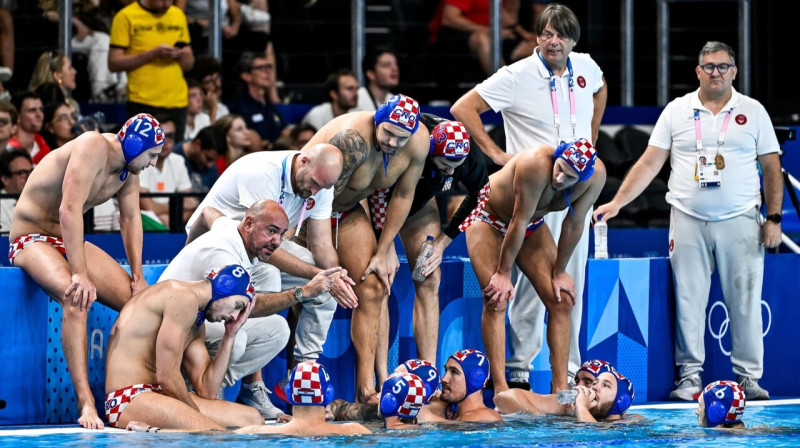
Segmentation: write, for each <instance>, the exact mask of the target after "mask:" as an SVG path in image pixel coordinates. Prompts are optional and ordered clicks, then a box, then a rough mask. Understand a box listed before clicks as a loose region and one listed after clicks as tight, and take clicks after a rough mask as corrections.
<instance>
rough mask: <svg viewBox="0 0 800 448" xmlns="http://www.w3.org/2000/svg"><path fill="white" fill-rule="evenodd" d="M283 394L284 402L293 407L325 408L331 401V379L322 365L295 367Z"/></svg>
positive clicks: (307, 364)
mask: <svg viewBox="0 0 800 448" xmlns="http://www.w3.org/2000/svg"><path fill="white" fill-rule="evenodd" d="M284 392H286V400H287V401H288V402H289V403H290V404H292V405H295V406H296V405H301V406H327V405H329V404H330V402H331V401H333V384H331V377H330V375H328V372H327V371H326V370H325V367H323V366H322V364H320V363H317V362H314V361H305V362H301V363H300V364H298V365H297V366H295V368H294V370H292V374H291V376H289V382H288V383H286V387H285V388H284Z"/></svg>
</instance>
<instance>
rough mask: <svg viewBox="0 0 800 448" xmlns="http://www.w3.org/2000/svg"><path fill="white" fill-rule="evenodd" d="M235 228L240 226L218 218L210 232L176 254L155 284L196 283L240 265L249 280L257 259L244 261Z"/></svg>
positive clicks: (231, 221) (239, 236)
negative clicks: (248, 276) (216, 270)
mask: <svg viewBox="0 0 800 448" xmlns="http://www.w3.org/2000/svg"><path fill="white" fill-rule="evenodd" d="M238 225H239V222H238V221H235V220H233V219H230V218H227V217H221V218H218V219H217V220H216V221H214V224H213V225H212V226H211V230H209V231H208V232H206V233H204V234H202V235H200V236H199V237H198V238H197V239H195V240H194V241H192V242H191V243H189V244H188V245H187V246H185V247H184V248H183V249H181V251H180V252H178V255H176V256H175V258H173V259H172V261H171V262H170V263H169V265H168V266H167V268H166V269H164V272H162V273H161V277H159V278H158V281H159V282H162V281H164V280H182V281H198V280H202V279H204V278H206V276H207V275H208V273H209V272H211V271H212V270H214V269H216V268H218V267H220V266H226V265H229V264H238V265H241V266H242V267H243V268H245V269H247V272H248V273H250V275H251V276H252V274H253V264H254V263H255V261H256V260H257V259H256V258H253V259H252V260H251V259H249V258H248V257H247V251H246V250H245V248H244V242H243V241H242V237H241V235H239V230H238V227H237V226H238Z"/></svg>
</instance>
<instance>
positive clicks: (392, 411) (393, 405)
mask: <svg viewBox="0 0 800 448" xmlns="http://www.w3.org/2000/svg"><path fill="white" fill-rule="evenodd" d="M425 402H426V389H425V383H424V382H423V381H422V379H421V378H420V377H419V376H417V375H415V374H413V373H393V374H391V375H389V377H388V378H386V381H384V382H383V386H382V387H381V400H380V409H381V415H382V416H383V417H384V418H386V417H403V418H414V417H416V416H417V413H419V410H420V409H421V408H422V406H423V405H424V404H425Z"/></svg>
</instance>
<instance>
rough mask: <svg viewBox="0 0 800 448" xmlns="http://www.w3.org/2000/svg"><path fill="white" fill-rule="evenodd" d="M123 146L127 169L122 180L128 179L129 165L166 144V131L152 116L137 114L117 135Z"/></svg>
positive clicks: (123, 170) (122, 175) (124, 169)
mask: <svg viewBox="0 0 800 448" xmlns="http://www.w3.org/2000/svg"><path fill="white" fill-rule="evenodd" d="M117 139H118V140H119V142H120V143H121V144H122V155H123V156H125V168H123V169H122V174H121V175H120V180H123V181H124V180H125V179H126V178H127V177H128V168H127V166H128V164H129V163H131V161H133V159H135V158H136V157H138V156H139V155H140V154H142V153H143V152H145V151H147V150H148V149H150V148H155V147H156V146H159V145H163V144H164V129H162V128H161V124H160V123H159V122H158V120H156V119H155V118H153V116H152V115H150V114H137V115H134V116H133V117H131V118H129V119H128V121H126V122H125V124H124V125H122V128H121V129H120V130H119V132H118V133H117Z"/></svg>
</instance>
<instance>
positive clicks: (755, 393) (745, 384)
mask: <svg viewBox="0 0 800 448" xmlns="http://www.w3.org/2000/svg"><path fill="white" fill-rule="evenodd" d="M736 382H737V383H739V385H740V386H742V389H744V397H745V398H747V399H748V400H769V392H767V390H766V389H764V388H763V387H761V386H759V385H758V380H755V379H752V378H748V377H746V376H739V377H737V378H736Z"/></svg>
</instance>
